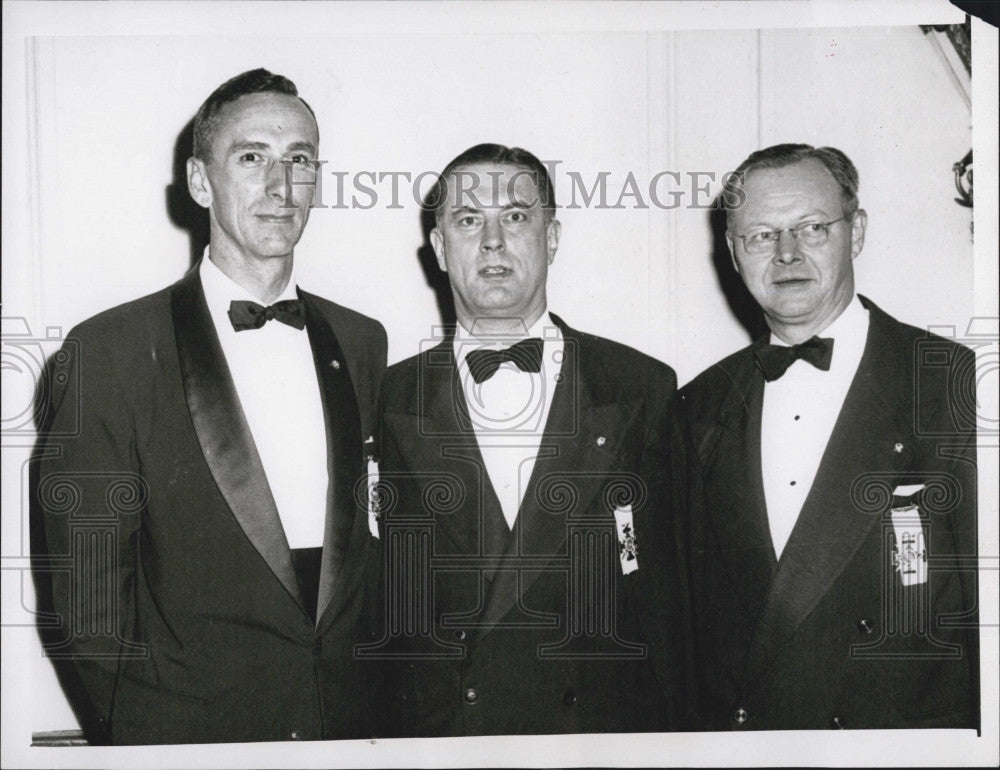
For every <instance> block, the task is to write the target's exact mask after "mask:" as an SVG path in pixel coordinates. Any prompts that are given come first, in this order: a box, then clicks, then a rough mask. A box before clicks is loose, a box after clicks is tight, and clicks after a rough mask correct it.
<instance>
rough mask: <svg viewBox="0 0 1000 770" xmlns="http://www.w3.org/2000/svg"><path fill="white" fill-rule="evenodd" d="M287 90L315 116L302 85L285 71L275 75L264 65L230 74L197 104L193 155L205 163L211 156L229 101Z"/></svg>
mask: <svg viewBox="0 0 1000 770" xmlns="http://www.w3.org/2000/svg"><path fill="white" fill-rule="evenodd" d="M267 93H270V94H287V95H288V96H295V97H298V99H299V101H300V102H302V103H303V104H304V105H305V107H306V109H307V110H309V114H310V115H312V116H313V120H316V113H314V112H313V110H312V107H310V106H309V104H308V103H307V102H306V100H305V99H303V98H302V97H301V96H299V89H298V88H296V87H295V83H293V82H292V81H291V80H289V79H288V78H286V77H284V76H283V75H275V74H274V73H273V72H268V71H267V70H266V69H264V68H262V67H261V68H258V69H255V70H249V71H247V72H243V73H241V74H239V75H237V76H236V77H233V78H230V79H229V80H227V81H226V82H225V83H223V84H222V85H221V86H219V87H218V88H216V89H215V90H214V91H212V94H211V96H209V97H208V98H207V99H206V100H205V102H204V104H202V105H201V107H199V108H198V114H197V115H195V117H194V150H193V154H194V157H196V158H199V159H201V160H203V161H205V162H206V163H208V162H209V161H210V160H211V159H212V157H211V156H212V139H213V137H214V134H215V130H216V129H217V128H218V126H219V112H220V111H221V110H222V108H223V107H224V106H225V105H227V104H229V103H230V102H235V101H236V100H237V99H239V98H240V97H241V96H247V95H249V94H267Z"/></svg>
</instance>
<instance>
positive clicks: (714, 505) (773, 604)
mask: <svg viewBox="0 0 1000 770" xmlns="http://www.w3.org/2000/svg"><path fill="white" fill-rule="evenodd" d="M862 301H863V303H864V305H865V307H867V308H868V312H869V319H870V325H869V331H868V337H867V340H866V344H865V349H864V353H863V356H862V359H861V362H860V364H859V366H858V371H857V374H856V375H855V377H854V380H853V382H852V384H851V386H850V389H849V391H848V394H847V397H846V399H845V400H844V404H843V407H842V408H841V410H840V414H839V416H838V418H837V421H836V424H835V427H834V429H833V433H832V435H831V436H830V440H829V442H828V444H827V446H826V450H825V453H824V454H823V457H822V461H821V463H820V466H819V469H818V471H817V473H816V477H815V480H814V482H813V484H812V487H811V488H810V490H809V493H808V496H807V497H806V500H805V503H804V505H803V507H802V510H801V512H800V514H799V517H798V519H797V521H796V524H795V527H794V529H793V531H792V533H791V536H790V537H789V540H788V542H787V544H786V546H785V548H784V550H783V552H782V554H781V558H780V559H776V558H775V551H774V547H773V544H772V540H771V535H770V531H769V527H768V517H767V509H766V504H765V498H764V488H763V482H762V478H761V454H760V447H761V442H760V432H761V406H762V402H763V394H764V379H763V375H762V374H761V373H760V371H758V369H757V368H756V366H755V364H754V358H753V348H754V346H753V345H751V346H750V347H748V348H745V349H743V350H741V351H739V352H738V353H735V354H734V355H731V356H729V357H728V358H726V359H724V360H722V361H720V362H719V363H718V364H716V365H714V366H712V367H711V368H709V369H708V370H706V371H705V372H703V373H702V374H701V375H699V376H698V377H697V378H696V379H695V380H694V381H692V382H691V383H689V384H688V385H686V386H685V387H684V388H682V389H681V391H680V394H679V402H678V411H679V413H680V422H681V425H682V429H683V433H684V434H685V436H686V440H687V442H688V445H689V449H690V452H689V453H688V457H689V462H688V472H689V478H688V481H687V483H688V486H689V489H690V491H691V500H690V505H689V527H690V552H689V564H690V585H691V588H692V608H693V614H694V619H695V631H694V638H695V643H694V649H695V653H696V668H697V674H698V687H699V691H700V694H701V699H700V705H699V708H698V717H697V718H696V720H695V724H694V725H693V726H695V727H700V728H703V729H715V730H723V729H730V728H733V729H797V728H802V729H825V728H830V727H833V728H842V727H847V728H896V727H968V728H972V727H978V720H979V696H978V681H979V673H978V641H977V640H978V637H977V629H976V621H977V614H976V571H975V565H974V558H975V556H976V465H975V459H976V456H975V428H974V423H973V419H974V415H975V411H974V409H975V406H974V405H975V394H974V377H975V374H974V372H975V368H974V356H973V353H972V351H971V350H969V349H967V348H964V347H962V346H960V345H957V344H956V343H954V342H953V341H949V340H946V339H943V338H941V337H937V336H935V335H931V334H928V333H927V332H925V331H921V330H920V329H917V328H915V327H911V326H907V325H904V324H902V323H899V322H898V321H896V320H894V319H893V318H891V317H889V316H888V315H886V314H885V313H883V312H882V311H881V310H879V309H878V308H877V307H876V306H875V305H874V304H873V303H871V302H870V301H868V300H866V299H865V298H863V297H862ZM764 341H765V340H761V341H759V342H758V343H757V344H762V343H763V342H764ZM970 388H971V390H970ZM920 484H923V485H925V489H924V490H923V492H921V493H920V494H919V495H918V496H917V497H916V498H913V499H911V500H909V501H907V500H901V499H899V498H896V500H895V501H894V499H893V492H896V491H897V488H898V487H900V486H907V485H920ZM907 502H909V503H914V502H915V503H916V504H917V508H916V509H910V511H909V512H908V515H910V516H917V515H919V525H920V528H921V532H922V534H923V538H924V545H925V554H926V559H927V565H928V569H927V573H928V574H927V579H926V582H923V583H918V584H913V585H904V584H903V581H902V577H901V573H900V571H899V570H900V569H901V568H902V566H903V565H901V563H900V561H899V557H900V544H899V543H897V542H896V535H895V532H894V527H893V520H892V516H893V514H892V511H893V509H894V508H899V507H900V504H901V503H902V504H903V507H905V505H906V503H907Z"/></svg>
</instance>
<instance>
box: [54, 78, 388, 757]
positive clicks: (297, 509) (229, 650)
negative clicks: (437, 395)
mask: <svg viewBox="0 0 1000 770" xmlns="http://www.w3.org/2000/svg"><path fill="white" fill-rule="evenodd" d="M297 94H298V92H297V90H296V87H295V85H294V84H293V83H292V82H291V81H290V80H288V79H286V78H284V77H282V76H280V75H274V74H272V73H270V72H268V71H266V70H263V69H258V70H253V71H250V72H246V73H243V74H241V75H238V76H236V77H234V78H232V79H231V80H229V81H228V82H226V83H224V84H223V85H222V86H220V87H219V88H218V89H217V90H216V91H215V92H214V93H213V94H212V95H211V96H209V98H208V99H207V100H206V101H205V103H204V104H203V105H202V106H201V108H200V109H199V111H198V114H197V117H196V118H195V124H194V156H193V157H192V158H191V159H190V160H189V161H188V164H187V172H188V186H189V190H190V193H191V195H192V196H193V197H194V199H195V200H196V201H197V202H198V203H199V204H200V205H201V206H203V207H205V208H207V209H208V214H209V218H210V239H211V240H210V245H209V247H208V249H207V250H206V254H205V257H204V258H203V259H202V260H201V261H200V263H199V264H197V265H196V266H195V267H194V268H193V269H192V270H191V271H190V272H189V273H188V274H187V275H186V276H185V277H184V278H182V279H181V280H180V281H178V282H177V283H175V284H174V285H173V286H170V287H168V288H166V289H163V290H162V291H159V292H157V293H155V294H152V295H150V296H148V297H144V298H142V299H139V300H136V301H134V302H130V303H127V304H125V305H122V306H120V307H116V308H113V309H111V310H108V311H106V312H103V313H101V314H99V315H97V316H95V317H94V318H91V319H89V320H87V321H85V322H83V323H82V324H80V325H79V326H78V327H77V328H75V329H74V330H73V331H72V332H71V333H70V335H69V338H68V339H69V341H68V343H67V345H66V347H65V349H64V353H63V356H62V358H61V359H59V360H58V361H57V365H58V366H61V367H63V369H64V372H63V373H62V374H64V375H65V376H63V377H60V373H59V372H57V373H56V377H55V378H54V382H56V383H59V382H64V383H65V385H63V386H62V387H59V386H57V392H56V393H55V395H54V397H53V408H54V417H53V427H54V431H53V432H54V433H55V434H64V433H67V432H72V430H71V426H73V425H76V424H77V422H78V424H79V430H78V431H76V435H74V436H72V437H71V438H69V439H67V440H65V441H62V442H58V443H55V442H53V443H50V446H49V447H48V449H47V458H48V459H46V460H45V461H44V463H43V465H42V470H41V474H40V487H39V498H40V501H41V505H42V509H43V514H44V517H45V524H46V533H47V540H48V548H49V553H50V555H51V556H52V558H53V559H54V562H55V563H57V564H62V565H64V566H65V569H63V570H58V569H57V571H56V573H55V575H54V578H53V584H54V585H53V594H54V603H55V607H56V610H57V611H58V613H59V618H60V621H61V623H62V632H63V636H64V639H63V641H62V642H61V643H60V644H58V645H55V646H52V647H50V648H49V650H48V652H49V654H50V655H52V656H53V657H64V658H67V657H68V658H71V659H72V661H73V663H74V664H75V667H76V669H77V671H78V672H79V676H80V678H81V680H82V682H83V684H84V686H85V689H86V691H87V694H88V695H89V697H90V700H91V701H92V704H93V707H94V709H95V710H96V712H97V716H98V719H99V722H100V725H101V732H102V733H103V735H96V736H91V738H96V739H102V738H103V739H110V740H111V741H112V742H114V743H116V744H117V743H200V742H214V741H220V742H235V741H257V740H275V741H276V740H311V739H321V738H335V737H356V736H363V735H369V734H370V729H371V728H370V724H371V722H370V719H371V716H372V714H371V708H370V702H369V700H370V694H371V692H372V689H373V686H372V685H371V683H370V682H369V680H368V673H367V671H366V670H365V668H364V667H362V666H361V665H360V664H358V663H356V662H355V661H354V659H353V646H354V645H355V644H357V643H359V642H363V641H367V640H368V636H367V634H368V633H369V628H370V619H369V618H368V617H367V616H366V614H365V611H364V610H363V607H364V606H365V601H366V596H365V592H366V588H365V587H366V586H368V585H370V584H371V583H372V581H371V580H370V579H369V578H374V577H377V558H378V551H377V543H375V542H374V538H372V537H371V535H370V534H369V530H368V524H367V515H366V512H365V510H364V506H363V505H358V504H357V503H356V495H355V487H356V485H357V483H358V481H359V480H363V479H364V474H365V473H366V466H365V455H366V449H365V440H366V438H367V437H368V436H369V435H370V433H371V432H372V431H373V428H374V426H373V417H374V415H373V410H374V403H375V398H376V394H377V389H378V386H379V381H380V379H381V375H382V372H383V371H384V368H385V356H386V337H385V331H384V329H383V328H382V326H381V325H380V324H379V323H378V322H376V321H374V320H372V319H370V318H366V317H364V316H362V315H360V314H358V313H356V312H354V311H352V310H349V309H347V308H344V307H341V306H339V305H336V304H334V303H332V302H329V301H327V300H325V299H322V298H320V297H317V296H315V295H312V294H309V293H307V292H305V291H302V290H301V289H299V288H298V287H297V285H296V281H295V274H294V269H293V249H294V247H295V244H296V243H297V242H298V240H299V237H300V236H301V234H302V231H303V228H304V227H305V225H306V222H307V220H308V218H309V207H310V203H311V200H312V195H313V187H312V185H311V184H310V182H311V181H314V180H315V164H314V163H313V161H315V160H316V158H317V152H318V146H319V132H318V128H317V123H316V120H315V117H314V115H313V112H312V109H311V108H310V107H309V106H308V105H307V104H306V103H305V102H304V101H303V100H302V99H300V98H299V97H298V95H297ZM286 174H288V175H289V178H288V179H286ZM373 544H374V545H373Z"/></svg>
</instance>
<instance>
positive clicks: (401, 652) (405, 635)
mask: <svg viewBox="0 0 1000 770" xmlns="http://www.w3.org/2000/svg"><path fill="white" fill-rule="evenodd" d="M436 203H437V208H436V225H437V226H436V227H435V228H434V230H433V231H432V232H431V236H430V237H431V244H432V245H433V247H434V251H435V254H436V255H437V260H438V264H439V266H440V268H441V269H442V270H444V271H445V272H446V273H447V274H448V278H449V281H450V284H451V290H452V294H453V297H454V303H455V311H456V316H457V321H458V323H457V326H456V328H455V331H454V333H448V334H446V335H444V336H442V337H439V338H437V339H434V340H431V341H429V342H430V344H428V345H427V346H426V349H425V350H423V352H421V353H420V354H419V355H417V356H414V357H413V358H410V359H407V360H405V361H402V362H401V363H399V364H397V365H395V366H393V367H391V368H390V369H389V370H388V371H387V373H386V379H385V381H384V387H383V394H382V411H381V426H380V439H379V444H380V451H381V467H380V471H381V493H380V494H378V495H377V498H378V499H379V501H380V502H381V511H380V514H381V521H380V528H381V534H382V537H383V543H384V546H385V553H386V562H385V578H386V579H385V591H384V598H385V602H386V613H385V615H386V629H385V636H384V638H383V640H382V642H381V643H380V644H379V645H376V646H375V647H374V648H369V649H368V650H366V651H364V652H363V653H362V654H364V655H369V654H370V655H379V656H382V657H383V658H387V659H389V660H390V663H389V665H390V666H391V668H392V673H391V674H389V675H388V676H387V677H386V681H387V682H388V683H389V684H388V685H387V692H386V693H385V694H384V695H385V703H384V704H383V707H382V709H381V711H382V712H383V713H384V714H386V715H388V716H387V719H388V721H389V724H387V725H386V728H385V731H386V733H387V734H390V735H410V736H413V735H420V736H430V735H484V734H541V733H579V732H643V731H662V730H668V729H672V728H675V727H676V726H678V725H679V724H680V720H681V719H682V718H683V717H682V713H681V712H682V711H683V701H684V695H683V691H684V683H683V681H682V677H681V676H680V674H679V672H681V671H682V670H683V666H682V661H683V658H684V655H685V653H684V649H685V648H684V642H683V640H682V638H681V637H680V636H679V635H677V634H678V633H679V631H680V630H681V629H683V628H684V627H685V624H684V623H683V622H680V618H681V617H682V616H683V612H684V609H683V607H682V606H680V604H678V602H680V601H681V598H680V597H681V596H682V594H683V592H682V591H681V590H679V589H678V587H677V586H676V581H677V579H678V578H677V577H676V567H677V563H676V560H675V559H674V558H673V554H670V553H668V551H671V550H673V546H672V543H673V542H675V540H674V538H673V536H672V535H671V530H672V526H673V520H672V511H671V506H670V505H669V502H668V494H669V491H668V490H669V489H670V484H669V476H670V474H671V472H672V468H673V466H672V464H671V458H670V456H669V450H668V446H669V434H670V431H671V429H672V426H673V421H672V417H671V411H670V410H671V406H670V405H671V403H672V397H673V395H674V391H675V387H676V377H675V375H674V372H673V370H672V369H671V368H670V367H668V366H667V365H665V364H663V363H660V362H658V361H656V360H654V359H652V358H650V357H648V356H646V355H643V354H642V353H639V352H638V351H636V350H633V349H631V348H628V347H626V346H624V345H621V344H618V343H615V342H612V341H610V340H606V339H602V338H600V337H595V336H593V335H590V334H585V333H583V332H579V331H576V330H574V329H573V328H571V327H569V326H567V325H566V323H564V322H563V321H562V319H560V318H559V317H558V316H556V315H554V314H552V313H550V312H549V310H548V305H547V301H546V281H547V278H548V270H549V266H550V265H551V264H552V262H553V260H554V259H555V255H556V249H557V247H558V245H559V234H560V223H559V222H558V220H556V219H555V218H554V212H555V196H554V192H553V186H552V181H551V179H550V177H549V175H548V172H547V170H546V168H545V166H544V165H543V164H542V163H541V162H540V161H539V160H538V159H537V158H536V157H535V156H534V155H532V154H531V153H529V152H527V151H525V150H522V149H519V148H508V147H505V146H502V145H497V144H481V145H477V146H475V147H472V148H470V149H468V150H466V151H465V152H463V153H462V154H461V155H459V156H458V157H457V158H455V159H454V160H453V161H451V163H449V164H448V166H447V167H446V168H445V170H444V172H443V173H442V174H441V178H440V182H439V184H438V189H437V196H436ZM668 618H673V621H672V622H673V623H675V624H676V625H675V628H676V629H678V632H675V631H674V629H673V628H667V627H666V624H667V619H668Z"/></svg>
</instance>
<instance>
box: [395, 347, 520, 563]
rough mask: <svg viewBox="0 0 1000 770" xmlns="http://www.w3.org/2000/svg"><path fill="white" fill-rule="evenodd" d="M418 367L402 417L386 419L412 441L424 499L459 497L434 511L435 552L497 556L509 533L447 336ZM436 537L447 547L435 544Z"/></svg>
mask: <svg viewBox="0 0 1000 770" xmlns="http://www.w3.org/2000/svg"><path fill="white" fill-rule="evenodd" d="M418 366H419V367H420V370H419V372H418V375H417V388H416V390H415V391H414V393H413V394H412V395H411V397H410V402H409V405H408V409H407V412H406V414H387V415H386V419H387V420H389V421H390V422H396V423H398V425H394V426H392V427H393V434H394V435H396V436H399V437H400V439H401V440H407V439H408V440H410V441H411V442H412V443H411V444H410V445H409V446H407V447H405V449H404V451H405V454H406V455H407V456H408V457H413V458H415V462H414V465H413V467H419V468H421V472H420V474H419V475H418V477H417V478H416V479H415V481H416V483H417V484H418V485H419V486H420V488H421V494H422V496H423V498H424V499H425V500H428V501H433V500H435V499H437V498H439V497H440V496H439V495H437V494H435V490H438V491H442V492H443V491H445V490H447V495H448V496H451V495H452V494H454V495H455V497H453V498H452V499H455V500H458V499H461V502H460V503H459V504H458V505H457V507H455V506H445V507H444V508H442V509H440V510H435V511H434V523H435V543H436V545H435V552H438V551H439V549H441V550H446V551H447V552H449V553H452V554H463V555H470V556H494V557H499V556H501V555H502V554H503V553H504V551H505V549H506V547H507V541H508V539H509V536H510V531H509V529H508V528H507V522H506V520H505V519H504V516H503V513H502V510H501V508H500V501H499V500H498V499H497V496H496V493H495V492H494V490H493V486H492V484H491V483H490V480H489V478H488V476H487V473H486V465H485V463H484V461H483V455H482V452H481V451H480V449H479V443H478V442H477V440H476V435H475V431H474V430H473V427H472V421H471V419H470V417H469V412H468V407H467V406H466V403H465V396H464V393H463V390H462V385H461V382H460V381H459V376H458V369H457V366H456V363H455V355H454V349H453V338H452V336H451V335H448V336H447V337H446V338H445V339H444V340H443V341H442V342H441V343H440V344H438V345H436V346H435V347H433V348H431V349H430V350H428V351H426V352H425V353H424V354H422V355H421V356H420V359H419V364H418ZM437 485H443V486H437ZM439 535H443V536H444V538H446V539H447V541H448V543H444V542H440V541H439V539H438V536H439ZM489 572H490V570H488V569H487V570H486V573H485V574H486V576H487V577H489Z"/></svg>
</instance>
